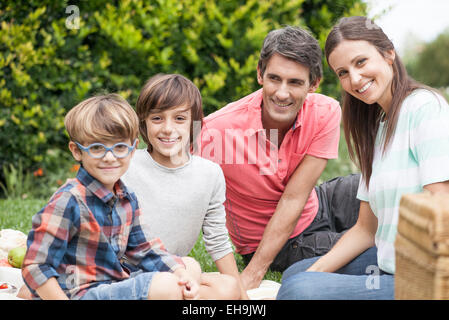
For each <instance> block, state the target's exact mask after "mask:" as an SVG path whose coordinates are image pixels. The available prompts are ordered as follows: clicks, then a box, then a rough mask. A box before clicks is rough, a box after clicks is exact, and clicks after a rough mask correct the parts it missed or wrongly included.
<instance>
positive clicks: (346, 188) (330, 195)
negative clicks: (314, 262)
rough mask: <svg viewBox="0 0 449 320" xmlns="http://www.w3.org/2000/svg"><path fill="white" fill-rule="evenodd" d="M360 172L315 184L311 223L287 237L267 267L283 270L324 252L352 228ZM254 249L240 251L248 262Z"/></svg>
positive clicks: (245, 261)
mask: <svg viewBox="0 0 449 320" xmlns="http://www.w3.org/2000/svg"><path fill="white" fill-rule="evenodd" d="M359 180H360V174H350V175H348V176H345V177H336V178H333V179H331V180H328V181H325V182H323V183H322V184H320V185H319V186H316V187H315V191H316V193H317V196H318V204H319V206H318V212H317V214H316V216H315V218H314V220H313V221H312V223H311V224H310V225H309V226H308V227H307V228H306V229H305V230H304V231H303V232H302V233H300V234H299V235H298V236H296V237H294V238H291V239H289V240H288V241H287V242H286V244H285V245H284V247H283V248H282V249H281V250H280V251H279V253H278V255H277V256H276V258H275V259H274V261H273V263H272V264H271V265H270V270H272V271H279V272H283V271H284V270H285V269H287V268H288V267H289V266H290V265H292V264H293V263H295V262H297V261H300V260H303V259H307V258H312V257H316V256H322V255H324V254H326V253H327V252H328V251H329V250H330V249H331V248H332V247H333V246H334V244H335V243H336V242H337V241H338V240H339V239H340V237H341V236H342V235H343V233H344V232H346V231H347V230H348V229H349V228H351V227H352V226H353V225H354V224H355V223H356V221H357V218H358V216H359V207H360V200H358V199H357V198H356V195H357V189H358V186H359ZM252 256H253V253H250V254H246V255H242V258H243V261H244V263H245V264H248V263H249V262H250V260H251V258H252Z"/></svg>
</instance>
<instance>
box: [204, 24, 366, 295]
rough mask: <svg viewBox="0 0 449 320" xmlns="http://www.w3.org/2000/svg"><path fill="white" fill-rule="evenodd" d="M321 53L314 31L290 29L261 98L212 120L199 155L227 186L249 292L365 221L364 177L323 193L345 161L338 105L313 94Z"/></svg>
mask: <svg viewBox="0 0 449 320" xmlns="http://www.w3.org/2000/svg"><path fill="white" fill-rule="evenodd" d="M321 77H322V64H321V49H320V46H319V44H318V42H317V41H316V40H315V39H314V38H313V37H312V36H311V35H310V34H309V33H308V32H306V31H305V30H303V29H301V28H297V27H291V26H287V27H285V28H282V29H278V30H274V31H271V32H270V33H269V34H268V35H267V37H266V38H265V40H264V44H263V47H262V50H261V54H260V59H259V63H258V66H257V81H258V83H259V84H260V85H261V86H262V88H261V89H259V90H258V91H256V92H254V93H252V94H250V95H248V96H246V97H244V98H242V99H240V100H238V101H235V102H233V103H230V104H228V105H227V106H225V107H223V108H221V109H220V110H218V111H216V112H214V113H212V114H210V115H209V116H208V117H206V119H205V121H204V124H203V127H202V132H201V140H200V146H199V150H200V151H201V156H203V157H205V158H208V159H210V160H212V161H215V162H216V163H218V164H219V165H220V166H221V168H222V170H223V173H224V176H225V179H226V197H227V199H226V202H225V208H226V218H227V222H226V225H227V228H228V231H229V234H230V236H231V239H232V242H233V244H234V245H235V248H236V251H237V252H238V253H239V254H241V255H242V257H243V260H244V261H245V263H246V264H247V266H246V268H245V269H244V270H243V271H242V273H241V278H242V283H243V285H244V286H245V287H246V288H247V289H252V288H256V287H258V286H259V284H260V282H261V281H262V279H263V277H264V275H265V273H266V272H267V270H268V268H270V269H271V270H275V271H280V272H282V271H284V270H285V269H286V268H287V267H288V266H290V265H291V264H293V263H294V262H296V261H299V260H302V259H304V258H310V257H314V256H319V255H323V254H325V253H326V252H327V251H329V250H330V248H331V247H332V246H333V245H334V243H335V242H336V241H337V240H338V239H339V237H340V236H341V235H342V232H344V231H345V230H347V229H349V228H350V227H351V226H352V225H354V223H355V222H356V220H357V216H358V210H359V200H357V199H356V196H355V195H356V192H357V187H358V183H359V178H360V176H359V175H350V176H348V177H338V178H335V179H332V180H330V181H328V182H325V183H323V184H321V185H320V186H315V185H316V183H317V181H318V179H319V177H320V175H321V173H322V172H323V170H324V168H325V167H326V164H327V160H328V159H335V158H337V157H338V143H339V136H340V118H341V109H340V105H339V103H338V102H337V101H336V100H334V99H332V98H329V97H327V96H324V95H321V94H317V93H314V92H315V90H316V89H317V88H318V85H319V83H320V80H321Z"/></svg>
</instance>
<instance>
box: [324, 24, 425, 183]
mask: <svg viewBox="0 0 449 320" xmlns="http://www.w3.org/2000/svg"><path fill="white" fill-rule="evenodd" d="M344 40H365V41H368V42H369V43H370V44H372V45H373V46H374V47H375V48H376V49H377V50H378V51H379V53H380V54H381V55H382V56H383V57H384V58H385V57H387V53H388V52H391V50H394V46H393V43H392V42H391V41H390V39H388V37H387V36H386V35H385V33H384V32H383V31H382V29H381V28H380V27H379V26H377V25H376V24H374V22H372V21H371V20H370V19H368V18H366V17H358V16H354V17H348V18H342V19H341V20H340V21H339V22H338V23H337V24H336V25H335V26H334V27H333V29H332V30H331V32H330V33H329V35H328V37H327V40H326V45H325V49H324V50H325V54H326V60H327V61H328V62H329V55H330V54H331V53H332V51H333V50H334V49H335V48H336V47H337V46H338V45H339V44H340V43H341V42H342V41H344ZM392 67H393V80H392V84H391V93H392V100H391V105H390V108H389V111H388V113H386V114H385V113H384V112H383V109H382V108H381V107H380V105H379V104H377V103H374V104H371V105H368V104H366V103H364V102H363V101H361V100H359V99H357V98H355V97H353V96H352V95H350V94H348V93H347V92H345V91H344V90H343V93H342V100H343V101H342V122H343V128H344V133H345V139H346V143H347V145H348V152H349V156H350V158H351V160H352V161H354V162H355V163H356V164H357V165H358V166H359V168H360V170H361V172H362V175H363V176H364V178H365V181H366V186H367V187H368V185H369V181H370V178H371V173H372V164H373V157H374V143H375V140H376V134H377V131H378V128H379V123H380V121H381V120H384V121H385V125H386V130H385V131H384V132H383V133H384V136H383V141H384V144H383V152H385V150H386V148H387V147H388V144H389V142H390V141H391V139H392V136H393V135H394V132H395V129H396V124H397V122H398V117H399V111H400V108H401V105H402V102H403V101H404V99H405V98H406V97H407V96H408V95H409V94H410V93H411V92H412V91H413V90H415V89H418V88H427V89H431V88H428V87H426V86H424V85H422V84H420V83H418V82H417V81H415V80H413V79H412V78H411V77H409V76H408V74H407V70H406V69H405V66H404V64H403V63H402V61H401V59H400V58H399V56H398V55H397V54H396V55H395V59H394V62H393V65H392Z"/></svg>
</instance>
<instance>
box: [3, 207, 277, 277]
mask: <svg viewBox="0 0 449 320" xmlns="http://www.w3.org/2000/svg"><path fill="white" fill-rule="evenodd" d="M46 202H47V201H46V200H40V199H25V200H22V199H6V200H4V199H0V229H15V230H20V231H22V232H23V233H25V234H28V232H29V231H30V229H31V219H32V217H33V215H34V214H35V213H36V212H38V211H39V210H40V209H41V208H42V207H43V206H45V204H46ZM189 256H191V257H193V258H195V259H196V260H197V261H198V262H199V263H200V264H201V268H202V270H203V271H205V272H215V271H217V268H216V266H215V263H214V262H213V260H212V258H211V257H210V256H209V254H208V253H207V252H206V249H205V247H204V242H203V239H202V236H201V235H199V237H198V240H197V242H196V244H195V246H194V248H193V249H192V251H191V252H190V254H189ZM234 257H235V259H236V262H237V267H238V268H239V270H240V271H242V270H243V269H244V267H245V266H244V263H243V259H242V257H241V256H240V255H239V254H237V253H234ZM264 279H267V280H273V281H278V282H280V280H281V273H279V272H270V271H269V272H268V273H267V274H266V275H265V278H264Z"/></svg>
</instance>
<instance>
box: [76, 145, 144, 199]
mask: <svg viewBox="0 0 449 320" xmlns="http://www.w3.org/2000/svg"><path fill="white" fill-rule="evenodd" d="M94 142H98V141H94ZM94 142H89V143H82V145H83V146H85V147H87V146H89V145H90V144H92V143H94ZM118 142H123V143H126V144H127V145H129V146H131V145H132V141H131V140H130V139H128V140H125V141H122V140H119V141H114V142H107V143H104V142H101V143H103V144H104V145H105V146H106V147H112V146H113V145H114V144H115V143H118ZM138 144H139V140H138V139H137V141H136V147H135V148H134V150H133V151H131V152H130V153H129V154H128V156H126V157H125V158H116V157H115V156H114V155H113V154H112V152H110V151H108V152H107V153H106V154H105V155H104V157H102V158H99V159H96V158H93V157H91V156H90V155H89V154H88V153H87V152H86V151H82V150H80V149H79V148H78V146H77V145H76V144H75V143H74V142H73V141H70V142H69V149H70V151H71V152H72V155H73V157H74V158H75V160H76V161H80V162H82V164H83V167H84V169H86V171H87V172H88V173H89V174H90V175H91V176H92V177H94V178H95V179H97V180H98V181H100V182H101V183H102V184H103V185H104V186H105V187H106V188H107V189H108V190H109V191H111V192H114V184H115V183H116V182H117V181H118V180H119V179H120V177H121V176H122V175H123V174H125V172H126V170H128V167H129V163H130V161H131V158H132V156H133V155H134V151H135V150H136V149H137V146H138Z"/></svg>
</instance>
